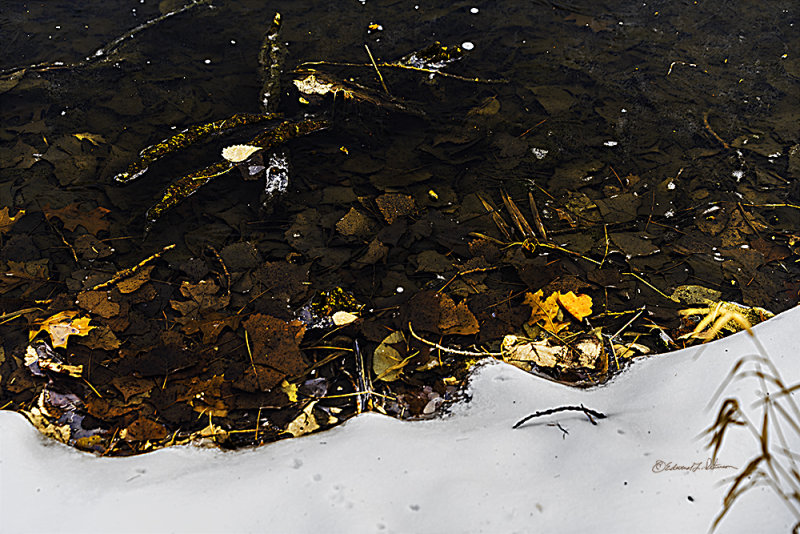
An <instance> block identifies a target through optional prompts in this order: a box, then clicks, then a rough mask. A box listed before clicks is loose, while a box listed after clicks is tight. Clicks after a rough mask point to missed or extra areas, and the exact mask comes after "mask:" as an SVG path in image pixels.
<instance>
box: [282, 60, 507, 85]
mask: <svg viewBox="0 0 800 534" xmlns="http://www.w3.org/2000/svg"><path fill="white" fill-rule="evenodd" d="M306 65H330V66H332V67H370V66H371V65H370V64H369V63H347V62H341V61H306V62H304V63H301V64H300V65H298V66H297V68H295V71H297V70H300V69H303V68H304V67H305V66H306ZM377 65H378V66H379V67H385V68H391V69H405V70H414V71H417V72H427V73H429V74H437V75H439V76H444V77H445V78H453V79H456V80H461V81H463V82H473V83H509V81H508V80H506V79H503V78H500V79H496V80H494V79H481V78H467V77H466V76H459V75H458V74H450V73H448V72H442V71H441V70H438V69H426V68H424V67H413V66H411V65H403V64H402V63H385V62H384V63H377Z"/></svg>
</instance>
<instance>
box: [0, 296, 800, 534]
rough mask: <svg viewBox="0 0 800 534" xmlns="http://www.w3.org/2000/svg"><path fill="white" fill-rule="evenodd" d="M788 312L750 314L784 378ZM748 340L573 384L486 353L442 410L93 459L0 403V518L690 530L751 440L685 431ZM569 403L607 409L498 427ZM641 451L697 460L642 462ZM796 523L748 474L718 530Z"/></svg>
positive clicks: (794, 323)
mask: <svg viewBox="0 0 800 534" xmlns="http://www.w3.org/2000/svg"><path fill="white" fill-rule="evenodd" d="M798 326H800V308H795V309H793V310H790V311H788V312H785V313H783V314H781V315H779V316H778V317H776V318H774V319H771V320H770V321H768V322H767V323H764V324H762V325H759V326H758V327H757V328H756V329H755V331H756V334H757V336H758V339H759V340H760V341H761V342H762V343H763V344H764V345H765V346H766V348H767V351H768V352H769V354H770V356H771V358H772V360H773V361H774V363H775V364H776V365H777V367H778V368H779V369H780V371H781V373H782V374H783V378H784V379H785V380H787V381H788V382H790V383H794V382H797V381H798V380H800V358H798V349H797V347H798V346H800V328H798ZM755 352H756V350H755V347H754V345H753V343H752V340H751V339H750V338H749V337H748V336H747V335H746V334H737V335H735V336H732V337H730V338H727V339H724V340H721V341H717V342H715V343H712V344H709V345H707V346H705V347H702V348H693V349H687V350H683V351H679V352H675V353H671V354H668V355H662V356H657V357H653V358H650V359H648V360H644V361H640V362H638V364H637V365H634V366H633V368H632V369H629V370H628V371H627V372H625V373H623V374H622V375H621V376H619V377H618V378H617V379H615V380H614V381H613V382H612V383H611V384H609V385H607V386H605V387H601V388H597V389H594V390H590V391H580V390H575V389H569V388H567V387H564V386H560V385H557V384H553V383H550V382H546V381H544V380H542V379H539V378H536V377H533V376H531V375H528V374H526V373H524V372H522V371H520V370H518V369H516V368H514V367H512V366H509V365H505V364H499V363H495V364H489V365H486V366H484V367H482V368H480V369H479V370H478V371H477V372H476V374H475V376H474V378H473V381H472V385H471V392H472V396H473V398H472V401H471V402H469V403H462V404H460V405H458V406H456V407H455V408H454V410H453V414H452V415H451V416H449V417H447V418H444V419H440V420H434V421H424V422H402V421H397V420H393V419H389V418H387V417H383V416H380V415H377V414H365V415H362V416H360V417H358V418H355V419H353V420H351V421H349V422H348V423H346V424H344V425H342V426H340V427H337V428H335V429H333V430H330V431H328V432H324V433H321V434H315V435H311V436H307V437H303V438H299V439H294V440H288V441H282V442H279V443H274V444H270V445H267V446H264V447H261V448H259V449H255V450H248V451H241V452H234V453H230V452H229V453H224V452H220V451H216V450H207V449H199V448H195V447H175V448H170V449H165V450H160V451H157V452H154V453H151V454H147V455H144V456H138V457H132V458H117V459H109V458H96V457H93V456H90V455H88V454H84V453H80V452H77V451H75V450H72V449H70V448H68V447H66V446H64V445H61V444H59V443H55V442H52V441H47V440H45V439H43V438H42V437H40V435H39V433H38V432H37V431H36V430H34V429H33V428H32V427H31V426H30V425H29V424H28V423H27V422H26V421H25V420H24V418H23V417H22V416H20V415H18V414H16V413H11V412H0V480H1V483H2V491H1V493H0V529H1V530H2V531H3V532H43V531H48V532H54V531H59V532H101V533H108V532H193V533H200V532H334V533H336V532H409V533H411V532H413V533H424V532H587V531H592V532H685V533H689V532H705V531H707V530H708V529H709V527H710V525H711V523H712V521H713V520H714V518H715V516H716V514H717V513H718V512H719V510H720V508H721V503H722V498H723V496H724V494H725V492H726V491H727V484H726V483H724V480H725V478H726V477H731V476H732V475H735V474H736V472H738V469H741V468H742V467H744V466H745V465H746V464H747V462H748V461H749V460H750V459H751V458H753V457H754V456H756V455H757V454H758V450H757V442H756V441H755V440H754V439H753V437H752V436H751V435H750V434H749V433H747V432H746V431H742V430H736V431H735V432H734V434H732V435H730V436H728V437H727V438H726V441H725V443H724V447H723V449H722V452H721V453H720V455H719V459H718V465H719V466H725V465H728V466H734V467H736V468H737V469H727V468H722V467H720V468H717V469H705V466H706V461H707V459H708V458H709V452H708V451H707V450H706V449H705V448H704V443H705V438H704V437H701V434H702V432H703V431H704V429H706V428H707V427H708V426H709V425H710V424H711V423H712V422H713V421H714V418H715V416H716V412H717V409H718V407H719V401H718V402H717V403H716V404H714V405H712V406H707V405H708V403H709V401H710V400H711V398H712V396H713V393H714V392H715V390H716V388H717V386H718V385H719V384H720V383H721V382H722V381H723V379H724V378H725V376H726V375H727V373H728V372H729V370H730V368H731V367H732V365H733V364H734V363H735V362H736V361H737V360H738V358H739V357H741V356H743V355H745V354H754V353H755ZM757 390H758V384H757V382H755V381H739V382H735V383H734V384H732V385H731V386H730V387H729V388H728V389H727V390H726V391H725V395H724V396H733V395H736V396H738V397H739V400H740V403H741V405H742V406H743V407H751V406H752V403H753V401H754V400H756V399H757V398H758V397H757V396H756V395H757ZM581 403H583V404H585V405H586V407H588V408H592V409H594V410H598V411H601V412H604V413H606V414H607V415H608V418H607V419H603V420H599V421H598V425H597V426H593V425H592V424H591V423H590V422H589V421H588V420H587V418H586V416H584V415H583V414H582V413H576V412H562V413H558V414H554V415H551V416H547V417H541V418H536V419H532V420H531V421H529V422H528V423H527V424H525V425H524V426H522V427H520V428H518V429H516V430H512V428H511V427H512V425H513V424H514V423H515V422H516V421H517V420H519V419H521V418H522V417H524V416H525V415H528V414H530V413H532V412H534V411H538V410H545V409H549V408H556V407H559V406H564V405H577V404H581ZM754 410H755V409H754ZM751 413H753V414H754V415H755V414H756V413H757V411H753V412H751ZM555 423H558V424H559V425H560V426H561V427H562V428H563V429H564V430H566V431H567V432H568V434H565V433H564V432H562V430H561V429H559V428H558V427H557V426H551V425H553V424H555ZM792 439H794V441H793V443H791V445H792V449H793V450H794V451H800V443H798V438H797V435H796V434H794V435H792ZM658 462H671V464H672V465H683V466H687V467H691V466H693V465H699V466H701V467H700V468H698V469H696V470H694V471H686V470H677V471H662V472H654V467H655V470H658V467H657V466H658V465H663V464H659V463H658ZM696 462H697V463H698V464H696ZM795 521H796V519H795V518H794V517H793V515H792V513H791V511H790V510H789V509H788V508H787V507H786V505H785V504H784V503H783V502H782V501H781V500H780V499H779V498H777V497H776V496H775V494H774V493H773V492H772V491H771V490H769V489H766V488H757V489H754V490H752V491H750V492H748V493H746V494H745V495H744V496H743V497H742V499H741V500H740V501H739V502H738V503H737V504H736V505H734V508H733V510H732V512H731V513H730V514H729V516H727V517H726V518H725V519H724V520H723V521H722V523H721V524H720V527H719V529H718V531H719V532H742V533H750V532H787V531H789V530H790V528H791V526H792V525H793V524H794V522H795Z"/></svg>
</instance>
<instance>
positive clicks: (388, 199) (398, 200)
mask: <svg viewBox="0 0 800 534" xmlns="http://www.w3.org/2000/svg"><path fill="white" fill-rule="evenodd" d="M375 204H377V205H378V209H379V210H381V214H382V215H383V218H384V219H386V222H387V223H389V224H392V223H393V222H394V221H396V220H397V219H399V218H401V217H404V216H406V215H409V214H411V213H413V212H414V211H415V210H416V209H417V205H416V203H415V202H414V197H412V196H410V195H403V194H401V193H386V194H383V195H381V196H379V197H378V198H376V199H375Z"/></svg>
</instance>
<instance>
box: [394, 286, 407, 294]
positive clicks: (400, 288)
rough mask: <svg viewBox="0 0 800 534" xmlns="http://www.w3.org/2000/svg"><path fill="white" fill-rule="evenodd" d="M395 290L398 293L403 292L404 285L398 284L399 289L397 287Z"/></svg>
mask: <svg viewBox="0 0 800 534" xmlns="http://www.w3.org/2000/svg"><path fill="white" fill-rule="evenodd" d="M395 291H397V292H398V293H402V292H403V291H405V290H404V289H403V286H397V289H395Z"/></svg>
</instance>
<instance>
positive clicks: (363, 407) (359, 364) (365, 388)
mask: <svg viewBox="0 0 800 534" xmlns="http://www.w3.org/2000/svg"><path fill="white" fill-rule="evenodd" d="M353 352H354V353H355V357H356V372H357V373H358V389H360V390H361V392H362V393H361V394H360V395H358V397H357V399H356V400H357V403H356V407H357V408H358V413H361V412H364V411H367V410H370V409H371V406H372V381H371V380H370V378H369V373H367V370H366V367H365V366H364V355H363V353H362V352H361V347H359V346H358V340H357V339H356V340H354V341H353Z"/></svg>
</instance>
